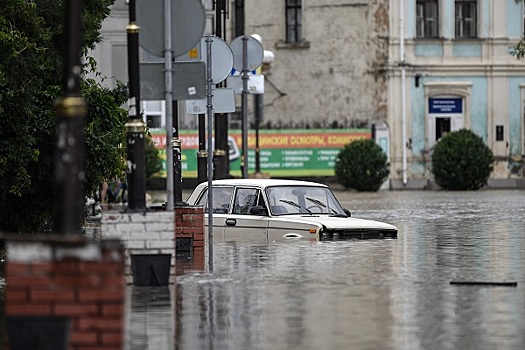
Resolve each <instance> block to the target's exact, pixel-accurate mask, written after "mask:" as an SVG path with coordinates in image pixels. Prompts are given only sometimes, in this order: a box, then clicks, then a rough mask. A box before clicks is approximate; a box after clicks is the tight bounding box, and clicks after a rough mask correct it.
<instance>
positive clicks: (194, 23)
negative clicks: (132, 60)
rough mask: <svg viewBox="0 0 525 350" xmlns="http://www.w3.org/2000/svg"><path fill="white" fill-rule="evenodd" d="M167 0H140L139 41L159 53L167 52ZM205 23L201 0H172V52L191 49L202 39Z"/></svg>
mask: <svg viewBox="0 0 525 350" xmlns="http://www.w3.org/2000/svg"><path fill="white" fill-rule="evenodd" d="M164 1H165V0H137V1H136V6H137V24H138V25H139V27H140V31H139V44H140V46H141V47H142V48H143V49H144V50H146V51H149V52H151V53H152V54H155V55H157V56H164V28H165V26H164V20H163V18H164ZM205 25H206V17H205V12H204V7H203V6H202V2H201V1H200V0H171V43H172V44H171V48H172V50H173V55H175V56H178V55H182V54H183V53H186V52H188V50H190V49H191V48H192V47H193V46H195V44H196V43H198V42H199V40H200V38H201V37H202V34H203V33H204V28H205Z"/></svg>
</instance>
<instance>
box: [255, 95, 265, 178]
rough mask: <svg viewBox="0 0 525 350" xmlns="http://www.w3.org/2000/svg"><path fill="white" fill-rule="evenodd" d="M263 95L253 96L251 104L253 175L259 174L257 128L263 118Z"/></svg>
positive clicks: (259, 156) (259, 157) (259, 160)
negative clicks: (253, 139) (253, 151)
mask: <svg viewBox="0 0 525 350" xmlns="http://www.w3.org/2000/svg"><path fill="white" fill-rule="evenodd" d="M263 96H264V95H263V94H255V95H253V102H254V105H255V106H254V108H255V173H256V174H258V173H260V172H261V155H260V149H259V127H260V124H261V120H262V118H263V111H264V97H263Z"/></svg>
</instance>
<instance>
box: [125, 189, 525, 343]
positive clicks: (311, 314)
mask: <svg viewBox="0 0 525 350" xmlns="http://www.w3.org/2000/svg"><path fill="white" fill-rule="evenodd" d="M336 196H337V197H338V198H339V200H340V201H341V203H342V204H343V207H346V208H348V209H350V210H351V211H352V215H353V216H355V217H363V218H369V219H377V220H381V221H386V222H389V223H391V224H394V225H396V226H397V227H398V229H399V234H398V238H397V239H385V240H348V241H330V242H317V243H311V242H303V241H295V240H290V241H288V242H286V243H281V244H270V245H250V244H236V243H235V242H230V243H216V244H215V245H214V247H213V261H210V262H208V261H207V265H208V266H207V268H206V270H205V271H200V272H199V271H195V272H189V273H188V272H187V273H185V274H183V275H180V276H178V277H177V283H176V286H174V287H170V288H167V287H166V288H161V287H158V288H151V287H129V290H128V292H129V295H130V297H129V298H128V300H130V305H129V306H128V307H127V310H128V317H127V319H126V322H127V326H126V327H127V328H128V331H127V336H126V337H127V339H126V347H127V348H128V349H130V350H138V349H140V350H144V349H156V350H162V349H167V350H173V349H180V350H200V349H207V350H208V349H209V350H212V349H213V350H222V349H224V350H232V349H240V350H244V349H246V350H257V349H261V350H262V349H265V350H266V349H272V350H279V349H301V350H309V349H312V350H314V349H315V350H318V349H328V350H330V349H359V350H361V349H374V350H378V349H379V350H381V349H392V350H406V349H415V350H416V349H422V350H428V349H440V350H444V349H476V350H480V349H524V348H525V238H524V237H525V191H523V190H522V191H520V190H499V191H478V192H434V191H421V192H420V191H403V192H397V191H393V192H378V193H367V194H361V193H355V192H344V191H337V192H336ZM451 282H491V283H496V282H498V283H503V282H517V286H516V285H514V286H512V285H511V286H507V285H476V284H474V285H455V284H451Z"/></svg>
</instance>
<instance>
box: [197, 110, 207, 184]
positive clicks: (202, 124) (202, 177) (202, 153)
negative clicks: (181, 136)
mask: <svg viewBox="0 0 525 350" xmlns="http://www.w3.org/2000/svg"><path fill="white" fill-rule="evenodd" d="M207 158H208V153H207V152H206V116H205V115H204V114H199V151H198V152H197V178H198V179H199V182H204V181H206V179H207V178H208V169H207V168H208V166H207Z"/></svg>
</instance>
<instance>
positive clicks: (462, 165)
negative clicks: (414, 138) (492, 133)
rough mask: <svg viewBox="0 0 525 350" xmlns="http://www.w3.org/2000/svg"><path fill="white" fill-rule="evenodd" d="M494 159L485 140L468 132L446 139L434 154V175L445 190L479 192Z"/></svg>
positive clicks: (452, 135) (463, 130)
mask: <svg viewBox="0 0 525 350" xmlns="http://www.w3.org/2000/svg"><path fill="white" fill-rule="evenodd" d="M493 164H494V156H493V154H492V151H491V150H490V148H489V147H488V146H487V145H486V144H485V143H484V142H483V139H481V137H479V136H478V135H476V134H475V133H473V132H472V131H470V130H467V129H461V130H458V131H453V132H451V133H449V134H447V135H446V136H443V137H442V138H441V139H440V141H439V142H438V143H437V144H436V147H435V148H434V152H433V153H432V173H433V174H434V179H435V180H436V183H437V184H438V185H439V186H440V187H441V188H443V189H446V190H460V191H464V190H478V189H480V188H481V187H483V186H484V185H486V184H487V180H488V178H489V176H490V173H491V172H492V169H493Z"/></svg>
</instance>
